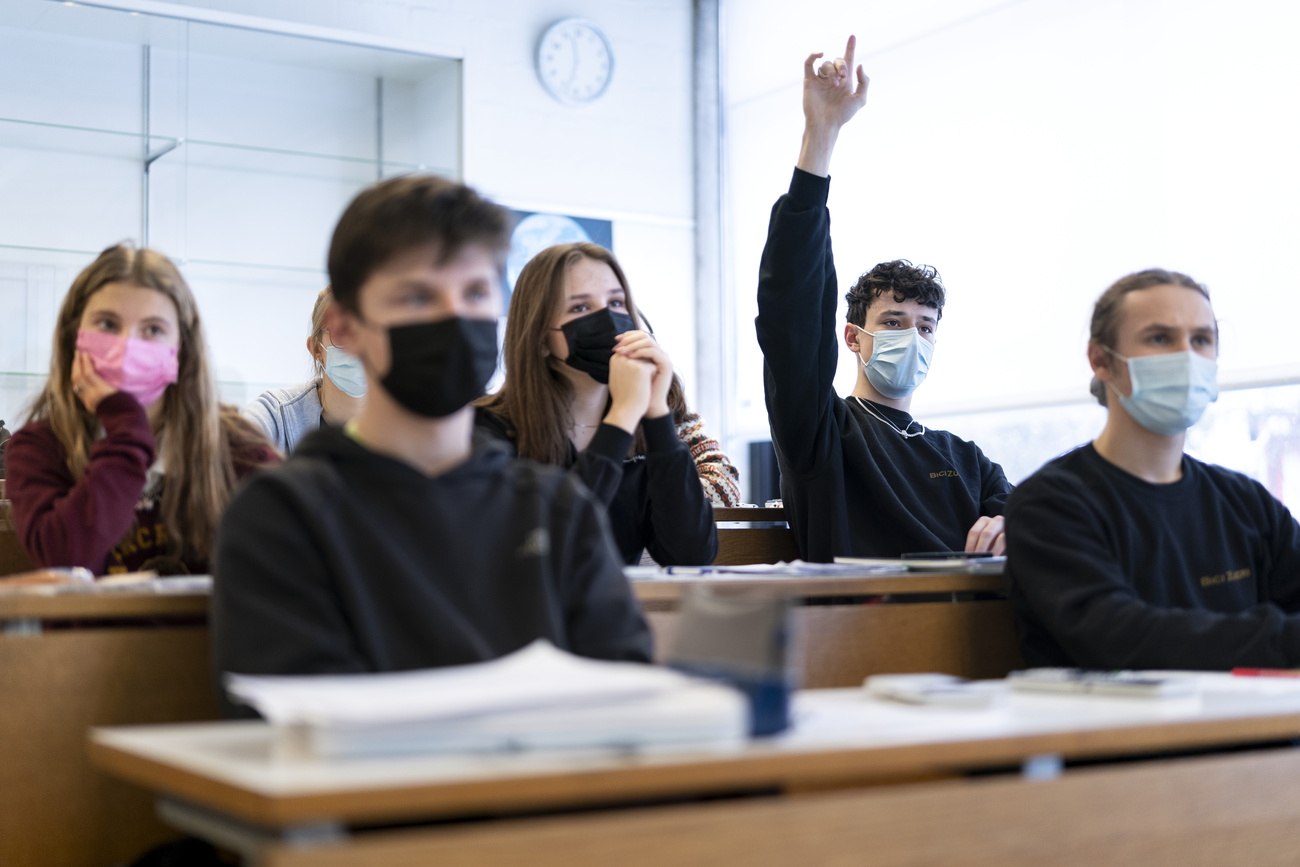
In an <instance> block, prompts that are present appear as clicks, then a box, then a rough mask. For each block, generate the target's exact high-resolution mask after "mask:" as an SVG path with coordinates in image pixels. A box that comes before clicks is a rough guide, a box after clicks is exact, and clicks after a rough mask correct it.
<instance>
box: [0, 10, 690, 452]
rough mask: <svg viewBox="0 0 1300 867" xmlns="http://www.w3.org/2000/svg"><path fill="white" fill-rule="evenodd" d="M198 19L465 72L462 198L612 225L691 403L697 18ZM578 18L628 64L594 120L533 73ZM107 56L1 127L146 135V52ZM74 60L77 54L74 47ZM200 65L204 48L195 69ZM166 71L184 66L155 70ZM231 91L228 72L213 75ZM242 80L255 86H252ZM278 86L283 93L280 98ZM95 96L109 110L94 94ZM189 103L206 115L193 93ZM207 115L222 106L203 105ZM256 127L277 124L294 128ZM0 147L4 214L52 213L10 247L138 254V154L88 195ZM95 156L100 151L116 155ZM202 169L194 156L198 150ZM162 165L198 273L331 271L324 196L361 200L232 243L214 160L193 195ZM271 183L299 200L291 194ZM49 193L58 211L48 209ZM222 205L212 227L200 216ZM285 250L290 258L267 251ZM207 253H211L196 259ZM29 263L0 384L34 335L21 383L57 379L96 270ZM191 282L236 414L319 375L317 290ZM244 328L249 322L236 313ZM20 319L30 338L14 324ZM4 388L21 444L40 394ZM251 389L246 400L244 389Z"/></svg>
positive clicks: (321, 207)
mask: <svg viewBox="0 0 1300 867" xmlns="http://www.w3.org/2000/svg"><path fill="white" fill-rule="evenodd" d="M38 5H39V6H40V7H44V6H46V5H47V4H45V3H40V4H38ZM185 5H190V6H194V7H202V8H204V9H212V10H219V11H224V12H234V13H240V14H246V15H255V16H259V17H263V18H270V19H279V20H283V21H287V22H294V23H298V24H308V25H319V26H326V27H331V28H339V29H344V30H348V31H352V32H355V33H358V34H370V35H378V36H383V37H389V38H394V39H399V40H402V41H404V42H408V43H415V44H417V45H419V46H421V47H422V48H423V49H424V50H427V51H429V52H430V53H434V54H441V55H444V56H448V57H455V58H461V59H462V60H463V66H462V70H463V87H464V90H463V94H464V99H463V103H462V106H461V111H462V130H463V141H462V145H463V146H462V149H461V153H462V165H461V170H462V176H463V178H464V180H465V181H466V182H467V183H469V184H472V185H474V186H476V187H478V188H479V189H480V190H481V191H482V192H484V193H486V194H487V195H489V196H491V197H493V198H495V199H496V200H498V201H500V202H501V203H502V204H505V205H508V206H512V207H517V208H520V209H524V210H543V211H552V212H559V213H569V214H576V215H579V216H590V217H598V218H607V219H611V220H613V222H614V246H615V252H616V253H617V254H618V256H619V258H620V259H621V261H622V262H623V265H624V267H625V269H626V270H627V273H628V275H629V278H630V279H631V281H632V283H633V286H634V288H635V289H636V292H637V299H638V302H639V303H640V304H641V305H642V306H643V307H645V309H646V311H647V313H648V314H649V316H650V318H651V320H652V321H653V322H654V323H655V327H656V330H657V332H658V335H659V337H660V339H661V341H662V342H663V343H664V345H665V346H666V347H667V348H668V350H669V352H670V353H671V354H672V356H673V360H674V363H675V364H676V366H677V368H678V371H679V372H680V373H681V374H682V375H683V377H684V379H685V380H686V383H687V387H688V391H691V390H693V386H694V369H695V364H694V357H693V353H694V328H695V323H694V304H693V299H694V258H693V257H694V247H693V237H694V223H693V208H694V201H693V196H692V186H693V182H692V153H691V148H692V131H691V130H692V115H691V105H692V100H691V45H692V36H691V4H690V2H688V0H660V2H620V3H602V2H596V0H580V2H544V0H543V2H537V0H503V2H492V3H482V2H473V0H336V2H330V3H318V2H309V0H204V2H188V3H186V4H185ZM54 8H58V7H54ZM570 16H579V17H584V18H588V19H590V20H592V21H593V22H595V23H596V24H597V25H599V26H600V27H601V28H602V29H603V30H604V31H605V33H606V35H607V36H608V37H609V39H610V42H611V44H612V46H613V50H614V54H615V69H614V75H613V79H612V81H611V84H610V86H609V89H608V91H607V92H606V93H605V95H604V96H603V97H602V99H601V100H600V101H599V102H597V103H596V104H595V105H592V106H586V107H577V108H575V107H568V106H563V105H560V104H559V103H557V102H556V101H554V100H553V99H552V98H551V97H550V96H549V95H548V94H546V92H545V91H544V90H543V89H542V87H541V85H540V84H539V83H538V81H537V78H536V76H535V74H534V72H533V53H534V50H535V48H536V43H537V40H538V39H539V38H540V36H541V34H542V32H543V31H544V30H545V28H546V27H547V26H548V25H549V24H551V23H552V22H554V21H555V20H557V19H560V18H563V17H570ZM5 23H6V20H5V11H4V10H3V9H0V27H3V26H4V25H5ZM163 26H164V27H165V26H166V25H163ZM64 42H65V43H66V40H64ZM93 48H94V52H98V53H99V54H102V53H104V52H108V53H110V54H111V53H112V52H113V51H114V50H118V51H119V52H124V53H123V56H122V57H116V58H111V59H113V61H114V63H113V64H108V63H101V62H100V60H99V59H97V57H98V55H97V54H95V53H94V52H89V53H85V54H78V53H77V52H75V51H74V52H72V54H71V55H70V56H67V57H65V58H63V60H61V61H60V62H59V64H58V66H59V68H61V69H63V70H65V71H66V75H63V76H61V77H59V78H56V79H50V78H47V77H37V80H35V81H33V82H32V85H31V87H30V88H28V87H26V86H25V85H24V86H18V85H15V86H12V87H8V86H7V87H6V88H5V91H6V93H5V95H4V98H3V100H0V102H3V103H4V104H3V105H0V115H4V114H5V111H9V112H11V113H12V116H27V115H29V114H32V113H33V112H36V113H37V114H40V113H41V112H45V114H49V112H50V111H51V110H52V109H50V108H49V107H50V106H54V107H58V106H59V105H61V104H62V103H65V102H68V101H69V100H71V101H72V102H74V103H75V104H74V105H71V106H68V109H69V112H72V111H73V110H74V109H75V110H76V111H83V110H86V109H88V108H92V109H93V107H94V106H96V105H101V106H104V108H102V109H100V112H101V114H103V115H104V116H103V117H102V118H98V120H97V123H98V124H99V125H102V126H106V127H109V128H120V129H127V130H134V129H138V128H139V123H140V118H139V113H138V105H139V103H138V99H136V98H135V94H138V92H139V77H138V72H137V71H136V70H138V60H137V56H138V55H136V54H135V53H133V52H134V51H136V49H126V48H117V49H115V47H114V46H111V45H98V46H93ZM28 50H29V51H31V50H36V47H35V46H29V47H28ZM63 51H64V53H65V54H67V53H68V49H67V46H66V44H65V45H64V48H63ZM195 51H196V47H195V46H191V52H195ZM128 55H129V56H128ZM201 55H202V52H198V53H194V54H192V57H191V60H190V67H189V69H188V74H189V77H190V81H191V83H192V85H194V86H196V87H197V86H200V85H201V84H202V81H203V80H204V79H205V75H204V63H205V60H204V58H203V57H202V56H201ZM157 62H158V63H159V64H166V63H168V62H175V61H174V59H171V60H169V59H168V58H167V57H166V56H165V54H159V56H158V58H157ZM6 63H8V64H10V66H12V67H14V68H13V69H11V70H9V71H10V72H11V73H12V75H10V76H9V78H5V76H4V75H2V74H0V80H5V81H9V80H13V81H15V82H17V81H18V80H19V79H20V78H21V77H22V75H23V69H22V66H21V63H22V58H21V56H19V55H18V54H16V53H14V52H7V51H0V73H4V71H5V70H4V69H3V65H4V64H6ZM110 65H111V66H112V68H114V69H116V70H118V73H117V78H118V79H121V80H116V79H113V78H112V77H109V76H104V75H102V74H101V73H102V70H104V69H107V68H109V66H110ZM250 65H255V64H252V63H251V62H250ZM227 66H229V64H227ZM230 74H231V72H230V70H229V69H223V70H216V71H214V72H213V75H230ZM206 78H207V80H211V78H212V76H207V77H206ZM248 80H250V81H253V82H254V84H255V83H256V76H253V77H252V78H249V79H248ZM270 80H274V81H277V82H281V83H283V80H284V79H283V76H279V77H274V78H273V79H271V78H268V81H270ZM86 82H93V86H94V88H96V89H98V90H103V91H105V92H104V93H97V92H95V91H94V90H87V87H86ZM344 84H345V86H344V87H342V88H335V89H334V92H335V93H338V94H342V96H340V97H339V98H340V99H343V98H347V92H348V88H347V86H346V82H345V83H344ZM304 86H305V87H307V89H308V91H309V92H308V93H307V94H305V96H304V99H308V98H310V82H304ZM46 91H49V92H48V93H46ZM260 95H261V94H259V92H258V88H257V87H256V86H254V87H252V88H250V90H249V92H248V94H246V96H247V99H246V100H243V101H238V102H237V103H230V104H228V105H227V106H226V107H227V109H228V110H229V111H228V115H229V119H230V122H231V123H240V122H243V121H250V122H251V121H253V120H257V119H258V117H260V115H259V108H258V106H259V104H260V103H259V102H258V99H259V96H260ZM367 96H368V94H367V93H366V92H363V91H358V92H357V93H356V94H354V97H355V100H364V99H365V98H366V97H367ZM190 100H191V102H194V101H195V94H194V93H192V94H191V96H190ZM155 102H156V106H155V108H156V111H157V112H158V115H157V116H156V117H155V129H158V128H159V127H158V124H159V123H166V122H167V107H168V105H174V104H175V100H174V99H173V100H172V102H169V95H168V94H164V93H156V94H155ZM10 103H12V105H11V104H10ZM20 103H21V104H20ZM207 104H208V105H209V106H211V105H213V104H214V103H213V101H211V100H208V101H207ZM26 109H30V111H28V110H26ZM219 114H220V111H209V112H207V113H206V114H205V116H204V117H203V118H202V119H199V118H197V117H193V116H191V117H189V118H182V119H179V120H186V121H188V122H189V123H190V127H189V129H188V131H187V135H189V136H190V137H192V138H213V139H217V140H220V139H221V138H222V135H221V125H220V124H216V126H214V127H212V128H203V127H205V126H211V124H213V123H215V122H216V121H218V120H220V118H219V117H218V115H219ZM307 114H310V112H305V114H304V116H306V115H307ZM42 117H43V115H42ZM262 120H269V121H276V120H278V121H279V123H280V125H281V126H286V125H290V121H292V118H262ZM62 122H65V123H66V122H68V121H67V120H62ZM84 122H85V121H83V123H84ZM2 132H3V131H0V133H2ZM356 132H357V131H356V130H349V129H346V128H335V129H318V130H314V133H315V134H316V135H319V136H322V137H323V138H322V146H321V147H320V148H313V149H319V150H324V149H327V148H326V147H325V142H328V145H329V148H328V149H333V150H338V151H341V152H351V151H352V150H357V149H358V148H364V144H365V142H366V141H367V140H368V139H367V136H366V135H360V136H357V135H356ZM354 139H355V140H354ZM4 144H5V142H4V139H3V136H2V134H0V202H3V201H4V200H9V201H14V200H18V199H22V200H30V201H34V202H38V203H40V206H41V207H40V211H39V212H38V213H26V212H25V213H16V212H15V211H14V209H12V208H10V209H6V208H4V207H3V206H2V205H0V244H4V243H11V244H24V243H31V241H30V240H28V235H31V234H32V231H33V230H34V229H36V228H39V229H40V230H41V231H40V233H39V234H41V236H42V237H48V235H49V231H48V230H49V229H50V228H51V227H53V229H54V230H55V231H56V232H58V233H61V234H59V237H60V238H61V239H62V238H63V237H64V236H65V235H66V236H67V238H66V243H63V242H61V244H60V246H65V247H74V248H75V249H80V250H88V251H93V250H98V249H100V248H101V247H103V246H106V245H107V244H110V243H113V242H115V241H118V240H121V239H123V238H128V237H136V236H137V235H138V225H139V215H140V210H139V201H138V199H139V185H138V180H137V178H138V175H136V174H133V171H132V165H133V163H134V165H135V171H136V172H138V163H137V162H134V161H135V159H136V157H135V151H134V150H133V149H134V148H135V147H136V144H135V143H126V144H125V145H124V152H123V155H122V157H121V159H119V160H117V162H115V163H113V166H114V167H118V166H117V163H118V162H120V163H121V166H120V168H121V169H122V170H121V171H119V172H111V171H108V170H104V171H93V172H91V173H90V175H91V177H89V178H82V177H69V176H65V175H62V174H60V172H59V171H58V169H57V166H56V165H55V163H60V164H61V163H62V162H64V160H62V159H60V158H58V157H51V158H49V159H48V160H46V161H47V162H50V166H49V167H47V166H45V165H44V164H43V163H42V159H43V158H41V157H35V158H33V157H30V156H28V157H26V158H25V159H26V162H22V163H20V162H18V161H15V160H7V159H6V158H5V156H6V152H5V151H4ZM280 146H283V145H280ZM96 147H97V148H98V149H100V150H102V144H97V145H96ZM191 150H192V151H194V152H195V153H197V149H193V148H192V149H191ZM97 159H100V161H103V159H102V158H97ZM191 159H192V160H194V161H197V158H195V157H191ZM33 160H35V162H33ZM165 161H166V158H164V160H163V161H160V162H159V163H158V164H156V165H157V169H156V171H157V174H156V177H155V198H154V200H153V201H154V202H155V208H156V211H157V214H156V216H157V219H156V220H155V234H154V241H155V244H156V245H157V246H159V247H160V248H161V249H163V251H164V252H167V253H169V254H172V255H176V256H178V257H182V258H189V259H194V260H201V259H207V260H214V261H217V260H222V261H224V260H230V259H238V260H239V261H243V262H250V261H252V262H263V263H266V264H273V265H279V266H286V265H287V266H292V267H303V265H304V263H307V265H308V267H323V253H324V250H325V247H326V245H327V243H328V237H327V236H328V231H329V229H330V228H331V227H332V225H333V222H334V220H335V219H336V217H337V213H338V211H339V210H341V208H342V207H343V206H344V205H345V204H346V197H345V196H344V197H340V196H339V195H335V194H334V193H332V192H331V191H330V190H331V189H335V188H336V189H338V190H342V189H344V188H345V186H346V184H348V183H351V182H352V180H351V179H350V178H342V177H340V179H339V181H338V184H336V185H335V187H331V186H330V185H329V184H328V183H326V184H323V185H322V184H321V183H318V182H311V183H304V185H303V190H304V191H305V192H304V194H310V195H312V196H315V197H316V199H313V201H316V200H317V199H319V202H318V204H317V205H316V206H314V209H313V211H314V212H318V213H317V219H314V220H313V221H312V225H310V226H286V225H284V221H283V220H278V219H277V215H276V214H274V213H268V212H265V211H260V210H258V211H251V212H250V213H248V214H247V217H246V219H245V220H243V221H240V222H239V223H233V224H230V225H228V226H226V227H225V228H224V229H223V227H221V226H212V225H207V224H206V223H205V220H206V221H208V222H211V214H213V213H216V210H217V208H218V207H223V208H231V209H234V210H236V211H237V210H238V208H239V201H240V190H239V189H238V187H235V186H231V185H230V184H229V183H227V182H225V181H224V180H223V178H224V177H225V176H223V174H222V172H221V171H220V170H219V169H214V168H212V167H211V164H213V163H214V162H216V155H214V154H211V153H210V154H208V158H207V163H208V164H209V168H206V169H203V170H202V171H197V170H195V168H194V167H193V165H191V167H190V170H189V172H188V175H187V176H186V177H185V178H183V179H179V180H178V179H177V178H176V177H174V176H173V177H170V178H169V176H168V172H167V166H166V162H165ZM453 168H454V167H453ZM316 180H317V181H318V180H319V179H316ZM276 183H281V184H290V185H291V184H292V183H293V181H292V180H291V179H284V180H281V181H276ZM113 184H116V186H112V185H113ZM35 190H45V191H49V192H47V193H46V194H44V195H36V194H35V193H34V191H35ZM29 193H30V195H29ZM10 196H13V198H10ZM169 196H170V197H174V198H175V199H176V200H177V201H182V200H183V201H187V202H188V206H189V211H190V215H189V217H188V218H187V219H188V223H177V222H172V223H168V221H167V220H166V219H165V211H166V209H167V203H168V201H170V199H169V198H168V197H169ZM208 201H210V202H211V203H212V205H213V207H212V208H211V209H206V208H203V207H201V205H202V204H203V203H204V202H208ZM169 227H170V228H169ZM316 235H319V236H320V237H316ZM277 236H283V237H284V238H287V239H288V241H287V242H286V243H284V244H282V243H271V241H273V240H274V239H276V238H277ZM33 237H35V235H33ZM13 239H17V240H13ZM199 239H205V240H202V242H201V243H200V240H199ZM204 245H206V246H204ZM16 256H17V254H10V253H6V252H5V251H3V250H0V310H3V312H4V315H3V316H0V341H3V342H0V371H3V370H12V369H15V368H13V367H9V366H7V365H9V364H11V363H14V362H13V361H12V360H9V359H7V356H6V345H9V346H16V345H17V341H18V338H17V337H16V336H14V337H13V338H10V337H9V334H10V332H14V334H15V335H16V334H17V333H18V332H22V334H23V340H24V342H23V349H22V350H19V351H17V354H19V355H21V356H22V359H23V361H24V362H25V365H26V366H25V367H24V368H20V369H26V370H30V371H43V370H45V369H46V368H47V364H48V361H47V358H48V347H49V334H50V333H51V331H52V327H53V319H52V317H53V313H54V310H55V309H56V307H57V301H58V300H59V299H60V298H61V296H62V294H63V292H64V291H65V290H66V287H67V285H68V283H69V282H70V280H71V278H72V276H74V275H75V273H76V270H77V269H78V268H79V267H80V265H81V264H84V262H83V261H82V260H83V259H84V260H85V261H88V258H87V257H85V256H82V257H77V256H67V255H62V254H60V255H53V254H49V255H47V254H40V253H35V252H30V251H29V252H24V253H22V254H21V256H17V258H18V259H20V260H21V263H22V264H21V265H18V264H13V262H12V261H11V260H14V259H15V257H16ZM277 257H279V258H277ZM281 259H283V261H280V260H281ZM47 260H48V261H47ZM6 262H9V263H10V264H9V265H6ZM20 271H21V273H18V272H20ZM286 274H287V275H288V276H286ZM187 275H188V276H190V277H191V282H193V283H194V284H195V285H196V287H198V286H201V287H202V289H201V291H200V304H201V305H202V306H203V308H204V309H205V310H206V309H211V310H212V311H213V313H212V315H210V316H209V317H208V320H209V322H208V324H209V331H210V335H209V336H210V339H211V341H212V343H213V354H214V356H215V360H216V366H217V370H218V376H219V378H221V379H222V380H224V381H225V382H224V383H223V393H224V394H225V396H226V397H227V399H231V400H236V401H239V400H242V399H244V398H246V397H248V396H251V395H250V394H249V392H250V390H251V391H252V392H254V393H255V391H256V390H260V388H262V387H264V386H265V385H266V384H269V383H272V382H283V381H285V380H292V379H299V378H303V377H305V376H306V374H307V371H308V370H309V363H308V359H307V357H306V353H305V350H303V349H302V348H301V347H302V344H303V337H304V336H305V331H306V327H307V319H308V316H309V313H310V307H311V299H312V298H313V297H314V294H315V291H317V290H318V289H319V288H320V285H319V284H320V283H321V280H320V278H319V277H318V276H317V275H316V274H312V273H309V272H306V271H303V272H299V273H297V275H296V276H295V275H294V274H293V273H292V272H284V273H281V274H280V276H278V277H276V280H277V281H278V282H279V284H281V285H282V288H283V291H281V292H279V293H278V294H271V293H267V292H265V291H262V289H261V288H260V287H261V286H262V283H263V282H265V281H262V282H259V280H260V279H261V278H259V277H257V276H256V275H254V276H249V274H248V272H247V271H246V270H242V271H241V270H240V269H238V268H231V267H228V266H222V265H215V264H197V263H196V264H191V265H188V266H187ZM267 279H269V278H267ZM205 295H206V296H207V297H205ZM231 310H233V311H239V313H238V314H229V313H226V312H222V311H231ZM20 318H21V319H22V320H23V321H22V324H21V325H19V324H18V322H17V320H18V319H20ZM9 354H10V355H13V354H15V353H14V352H12V351H11V352H10V353H9ZM0 380H2V381H0V418H5V419H7V420H9V421H10V422H11V427H12V421H13V420H14V416H15V414H16V412H15V411H16V409H17V407H18V406H19V404H20V403H21V400H22V399H23V397H24V394H25V392H26V391H27V390H28V387H29V386H31V385H33V380H32V379H31V378H21V377H15V376H5V375H4V374H2V373H0ZM240 381H244V382H248V383H249V386H247V387H243V386H241V385H240V384H239V382H240Z"/></svg>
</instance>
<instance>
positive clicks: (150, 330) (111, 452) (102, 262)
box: [7, 244, 279, 575]
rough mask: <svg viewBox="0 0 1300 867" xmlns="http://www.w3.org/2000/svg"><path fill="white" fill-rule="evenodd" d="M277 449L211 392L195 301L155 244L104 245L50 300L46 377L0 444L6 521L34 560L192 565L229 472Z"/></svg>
mask: <svg viewBox="0 0 1300 867" xmlns="http://www.w3.org/2000/svg"><path fill="white" fill-rule="evenodd" d="M278 460H279V456H278V455H277V454H276V452H275V450H274V449H272V448H271V446H270V444H269V443H267V441H266V439H265V437H263V436H262V435H261V432H260V431H258V430H257V429H256V428H254V427H253V426H252V425H251V424H250V423H249V422H247V421H245V420H244V419H242V418H241V417H240V416H239V415H238V414H237V413H236V412H235V411H234V409H233V408H232V407H224V406H221V405H219V404H218V403H217V395H216V388H215V384H214V382H213V380H212V376H211V373H210V372H209V369H208V349H207V342H206V340H205V339H204V336H203V327H202V323H201V321H200V319H199V312H198V306H197V305H196V304H195V301H194V296H193V294H192V293H191V292H190V289H189V286H187V285H186V283H185V280H184V278H182V277H181V275H180V272H179V271H178V270H177V269H176V266H175V265H173V264H172V263H171V262H170V261H169V260H168V259H167V258H166V257H165V256H163V255H162V254H161V253H158V252H156V251H154V250H150V249H137V248H135V247H132V246H130V245H127V244H118V245H116V246H113V247H109V248H107V249H106V250H104V251H103V252H102V253H100V254H99V256H98V258H96V259H95V261H94V262H92V263H91V264H90V265H89V266H87V267H86V269H85V270H83V271H82V272H81V274H79V275H78V276H77V278H76V280H74V281H73V283H72V287H71V288H70V289H69V290H68V294H67V297H65V298H64V300H63V306H62V308H61V309H60V311H59V319H58V323H57V325H56V326H55V332H54V351H53V359H52V363H51V367H50V376H49V379H48V380H47V382H46V384H45V389H44V390H43V391H42V392H41V394H40V395H39V396H38V397H37V398H36V401H35V403H34V405H33V408H32V412H31V417H30V419H29V420H28V423H27V425H26V426H25V427H23V428H22V430H20V431H18V432H17V433H15V434H14V436H13V440H12V442H11V443H10V445H9V449H8V461H7V466H8V472H9V479H8V489H9V497H10V499H11V501H12V505H13V516H14V523H15V525H16V528H17V530H18V534H19V537H20V538H21V540H22V543H23V546H24V547H25V548H26V550H27V554H28V556H30V557H31V559H32V561H33V562H34V563H36V564H37V565H38V566H84V567H86V568H87V569H90V570H91V571H93V572H94V573H95V574H97V575H99V574H105V573H109V572H129V571H136V570H142V569H153V570H155V571H158V572H159V573H162V574H168V573H177V572H187V571H188V572H206V571H207V560H208V556H209V553H210V551H211V547H212V537H213V533H214V531H215V529H216V525H217V520H218V518H219V516H220V514H221V510H222V508H223V507H224V506H225V504H226V501H227V499H229V496H230V492H231V489H232V488H233V487H234V486H235V484H236V482H237V481H238V480H239V478H240V477H242V476H243V475H245V474H246V473H248V472H249V471H251V470H252V469H254V468H255V467H258V466H261V465H264V464H268V463H274V462H277V461H278Z"/></svg>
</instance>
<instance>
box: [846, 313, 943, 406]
mask: <svg viewBox="0 0 1300 867" xmlns="http://www.w3.org/2000/svg"><path fill="white" fill-rule="evenodd" d="M850 324H851V323H850ZM853 327H854V328H857V329H858V331H861V332H862V333H863V334H869V335H871V358H869V359H867V361H865V362H863V364H862V369H863V370H864V371H865V372H866V374H867V379H868V380H870V382H871V384H872V385H873V386H874V387H875V389H876V391H878V392H880V393H881V394H883V395H884V396H885V397H889V398H900V397H907V396H908V395H909V394H911V393H912V392H914V391H916V387H917V386H918V385H920V384H921V383H922V382H924V381H925V375H926V374H927V373H929V372H930V359H931V358H932V357H934V344H933V343H931V342H930V341H928V340H926V339H925V338H924V337H922V336H921V332H919V331H917V330H916V329H915V328H904V329H902V330H899V331H874V332H873V331H867V330H866V329H865V328H858V326H856V325H854V326H853ZM859 360H861V359H859Z"/></svg>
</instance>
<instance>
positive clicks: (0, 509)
mask: <svg viewBox="0 0 1300 867" xmlns="http://www.w3.org/2000/svg"><path fill="white" fill-rule="evenodd" d="M34 568H35V567H34V566H33V565H32V561H31V558H29V557H28V556H27V552H26V551H25V550H24V549H23V546H22V543H21V542H20V541H19V540H18V533H17V531H15V530H14V521H13V509H12V507H11V506H10V504H9V501H8V500H5V499H0V576H3V575H13V574H15V573H18V572H30V571H31V570H32V569H34Z"/></svg>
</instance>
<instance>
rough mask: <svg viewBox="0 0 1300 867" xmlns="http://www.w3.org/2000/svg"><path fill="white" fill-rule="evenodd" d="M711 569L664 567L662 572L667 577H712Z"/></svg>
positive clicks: (702, 567)
mask: <svg viewBox="0 0 1300 867" xmlns="http://www.w3.org/2000/svg"><path fill="white" fill-rule="evenodd" d="M713 571H714V570H713V569H711V568H709V567H708V566H665V567H664V572H665V574H668V575H712V574H713Z"/></svg>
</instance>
